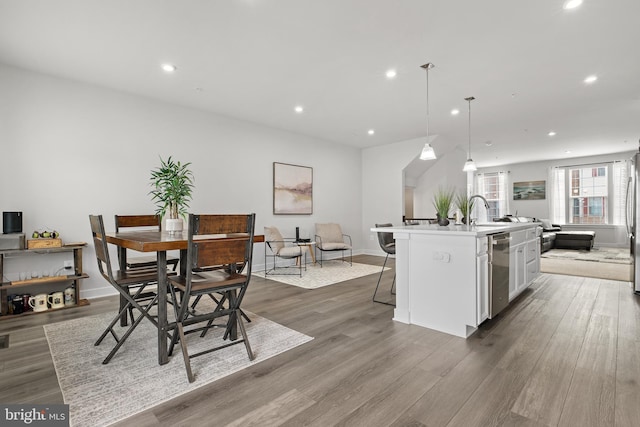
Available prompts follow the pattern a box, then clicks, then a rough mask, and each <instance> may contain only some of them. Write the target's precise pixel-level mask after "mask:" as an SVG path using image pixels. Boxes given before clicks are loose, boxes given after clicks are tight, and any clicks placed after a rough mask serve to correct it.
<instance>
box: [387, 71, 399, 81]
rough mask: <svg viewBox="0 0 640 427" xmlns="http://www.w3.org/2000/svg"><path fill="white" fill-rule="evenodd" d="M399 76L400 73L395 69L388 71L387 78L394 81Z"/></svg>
mask: <svg viewBox="0 0 640 427" xmlns="http://www.w3.org/2000/svg"><path fill="white" fill-rule="evenodd" d="M397 75H398V73H397V72H396V70H394V69H391V70H388V71H387V73H386V76H387V78H388V79H393V78H395V77H396V76H397Z"/></svg>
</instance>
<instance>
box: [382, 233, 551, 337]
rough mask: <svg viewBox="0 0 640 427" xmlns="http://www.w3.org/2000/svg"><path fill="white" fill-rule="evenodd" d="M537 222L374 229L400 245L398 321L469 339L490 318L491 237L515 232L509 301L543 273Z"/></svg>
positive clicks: (512, 235)
mask: <svg viewBox="0 0 640 427" xmlns="http://www.w3.org/2000/svg"><path fill="white" fill-rule="evenodd" d="M538 226H539V225H538V224H536V223H492V224H490V225H477V226H467V225H453V224H451V225H449V226H446V227H442V226H439V225H435V224H434V225H413V226H397V227H383V228H372V229H371V231H374V232H378V231H381V232H392V233H393V236H394V238H395V241H396V308H395V312H394V317H393V319H394V320H396V321H398V322H402V323H409V324H413V325H419V326H423V327H427V328H430V329H435V330H438V331H441V332H445V333H448V334H452V335H456V336H459V337H463V338H467V337H469V336H470V335H471V334H472V333H473V332H475V331H476V329H477V328H478V325H480V323H482V322H483V321H484V320H486V319H487V318H488V317H489V298H490V295H489V267H490V264H489V254H488V238H487V236H489V235H490V234H498V233H505V232H508V233H510V236H511V242H510V250H509V263H510V270H509V300H512V299H513V298H514V297H515V296H517V295H518V294H519V293H521V292H522V291H523V290H524V289H526V288H527V287H528V286H529V284H530V283H531V281H532V280H533V279H534V278H535V277H536V276H537V275H538V273H539V270H540V269H539V266H540V244H539V240H538Z"/></svg>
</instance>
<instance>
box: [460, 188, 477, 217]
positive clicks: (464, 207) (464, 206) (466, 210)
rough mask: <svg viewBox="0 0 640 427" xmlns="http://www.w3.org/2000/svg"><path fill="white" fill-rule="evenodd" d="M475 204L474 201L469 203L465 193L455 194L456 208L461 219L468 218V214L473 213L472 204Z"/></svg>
mask: <svg viewBox="0 0 640 427" xmlns="http://www.w3.org/2000/svg"><path fill="white" fill-rule="evenodd" d="M475 202H476V201H475V199H474V200H471V203H469V196H468V195H467V192H466V191H460V192H459V193H458V194H456V206H457V207H458V209H460V213H461V214H462V217H463V218H469V214H470V213H471V211H473V204H474V203H475Z"/></svg>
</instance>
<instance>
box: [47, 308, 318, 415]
mask: <svg viewBox="0 0 640 427" xmlns="http://www.w3.org/2000/svg"><path fill="white" fill-rule="evenodd" d="M247 315H248V316H249V317H250V318H251V320H252V321H251V323H245V325H246V327H247V335H248V337H249V340H250V343H251V347H252V349H253V352H254V354H255V359H254V360H253V361H249V359H248V357H247V352H246V350H245V347H244V344H238V345H234V346H231V347H227V348H225V349H223V350H219V351H216V352H213V353H209V354H207V355H203V356H199V357H197V358H195V359H192V361H191V366H192V369H193V371H194V374H195V376H196V381H195V382H194V383H192V384H189V382H188V380H187V374H186V370H185V367H184V362H183V359H182V353H181V351H180V348H179V346H178V348H176V350H174V353H173V356H172V357H171V358H170V359H169V363H167V364H166V365H162V366H160V365H158V355H157V354H158V353H157V342H158V341H157V329H156V328H155V327H154V326H153V325H152V324H151V323H150V322H148V321H147V320H143V322H142V323H140V325H138V328H137V329H136V330H135V331H134V332H133V334H132V335H131V336H130V337H129V339H128V340H127V342H126V343H125V344H124V345H123V346H122V347H121V348H120V350H119V351H118V353H116V355H115V356H114V357H113V359H111V361H110V362H109V364H107V365H103V364H102V360H103V359H104V358H105V357H106V356H107V354H108V353H109V351H110V350H111V348H112V347H113V345H114V340H113V338H112V337H110V336H109V337H107V338H105V340H104V341H103V342H102V344H101V345H100V346H98V347H96V346H94V345H93V343H94V342H95V340H96V339H97V338H98V337H99V336H100V334H101V333H102V331H103V330H104V328H105V326H106V325H107V324H108V322H109V320H111V319H112V318H113V316H115V313H113V314H102V315H96V316H91V317H85V318H81V319H74V320H69V321H66V322H60V323H53V324H50V325H45V326H44V330H45V334H46V336H47V340H48V342H49V348H50V350H51V356H52V358H53V363H54V365H55V369H56V374H57V375H58V382H59V383H60V388H61V390H62V395H63V396H64V401H65V403H67V404H69V412H70V418H71V425H73V426H91V427H96V426H106V425H109V424H112V423H115V422H117V421H120V420H122V419H124V418H127V417H130V416H131V415H134V414H136V413H138V412H142V411H144V410H146V409H149V408H151V407H153V406H156V405H158V404H160V403H162V402H165V401H167V400H170V399H172V398H174V397H176V396H179V395H181V394H184V393H186V392H189V391H191V390H194V389H196V388H198V387H201V386H203V385H205V384H208V383H211V382H212V381H215V380H218V379H220V378H223V377H225V376H227V375H230V374H232V373H234V372H237V371H239V370H241V369H244V368H246V367H248V366H251V365H254V364H256V363H259V362H261V361H263V360H265V359H268V358H270V357H273V356H275V355H277V354H280V353H282V352H285V351H287V350H290V349H292V348H294V347H297V346H299V345H301V344H304V343H306V342H308V341H310V340H312V339H313V338H311V337H309V336H307V335H304V334H301V333H299V332H296V331H294V330H292V329H289V328H287V327H285V326H282V325H280V324H278V323H275V322H272V321H270V320H268V319H265V318H263V317H260V316H258V315H256V314H252V313H247ZM212 332H214V333H215V338H217V339H220V338H219V337H220V336H221V334H222V332H223V330H222V329H221V328H216V329H214V330H212V331H210V332H209V333H210V334H211V333H212ZM210 338H212V337H208V338H205V339H206V340H207V341H208V340H209V339H210ZM187 339H189V340H193V341H195V342H194V343H193V344H192V345H190V346H189V350H190V353H191V354H194V353H196V351H197V350H198V347H202V346H198V345H197V342H202V341H203V340H202V339H200V336H199V334H191V335H189V336H188V338H187ZM210 346H211V343H210V342H208V343H207V346H206V347H205V348H209V347H210Z"/></svg>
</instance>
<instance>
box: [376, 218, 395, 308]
mask: <svg viewBox="0 0 640 427" xmlns="http://www.w3.org/2000/svg"><path fill="white" fill-rule="evenodd" d="M392 226H393V224H390V223H387V224H376V228H383V227H392ZM378 243H379V244H380V248H381V249H382V250H383V251H384V252H385V253H386V256H385V257H384V263H383V264H382V271H380V276H378V283H377V284H376V290H375V291H373V302H378V303H380V304H386V305H393V306H395V304H393V303H390V302H386V301H380V300H377V299H376V294H377V293H378V287H379V286H380V280H381V279H382V273H384V269H385V267H386V265H387V260H388V259H389V255H395V254H396V241H395V239H394V238H393V233H387V232H382V231H378ZM395 284H396V275H395V273H394V274H393V282H391V291H390V293H391V294H393V288H394V286H395Z"/></svg>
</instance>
